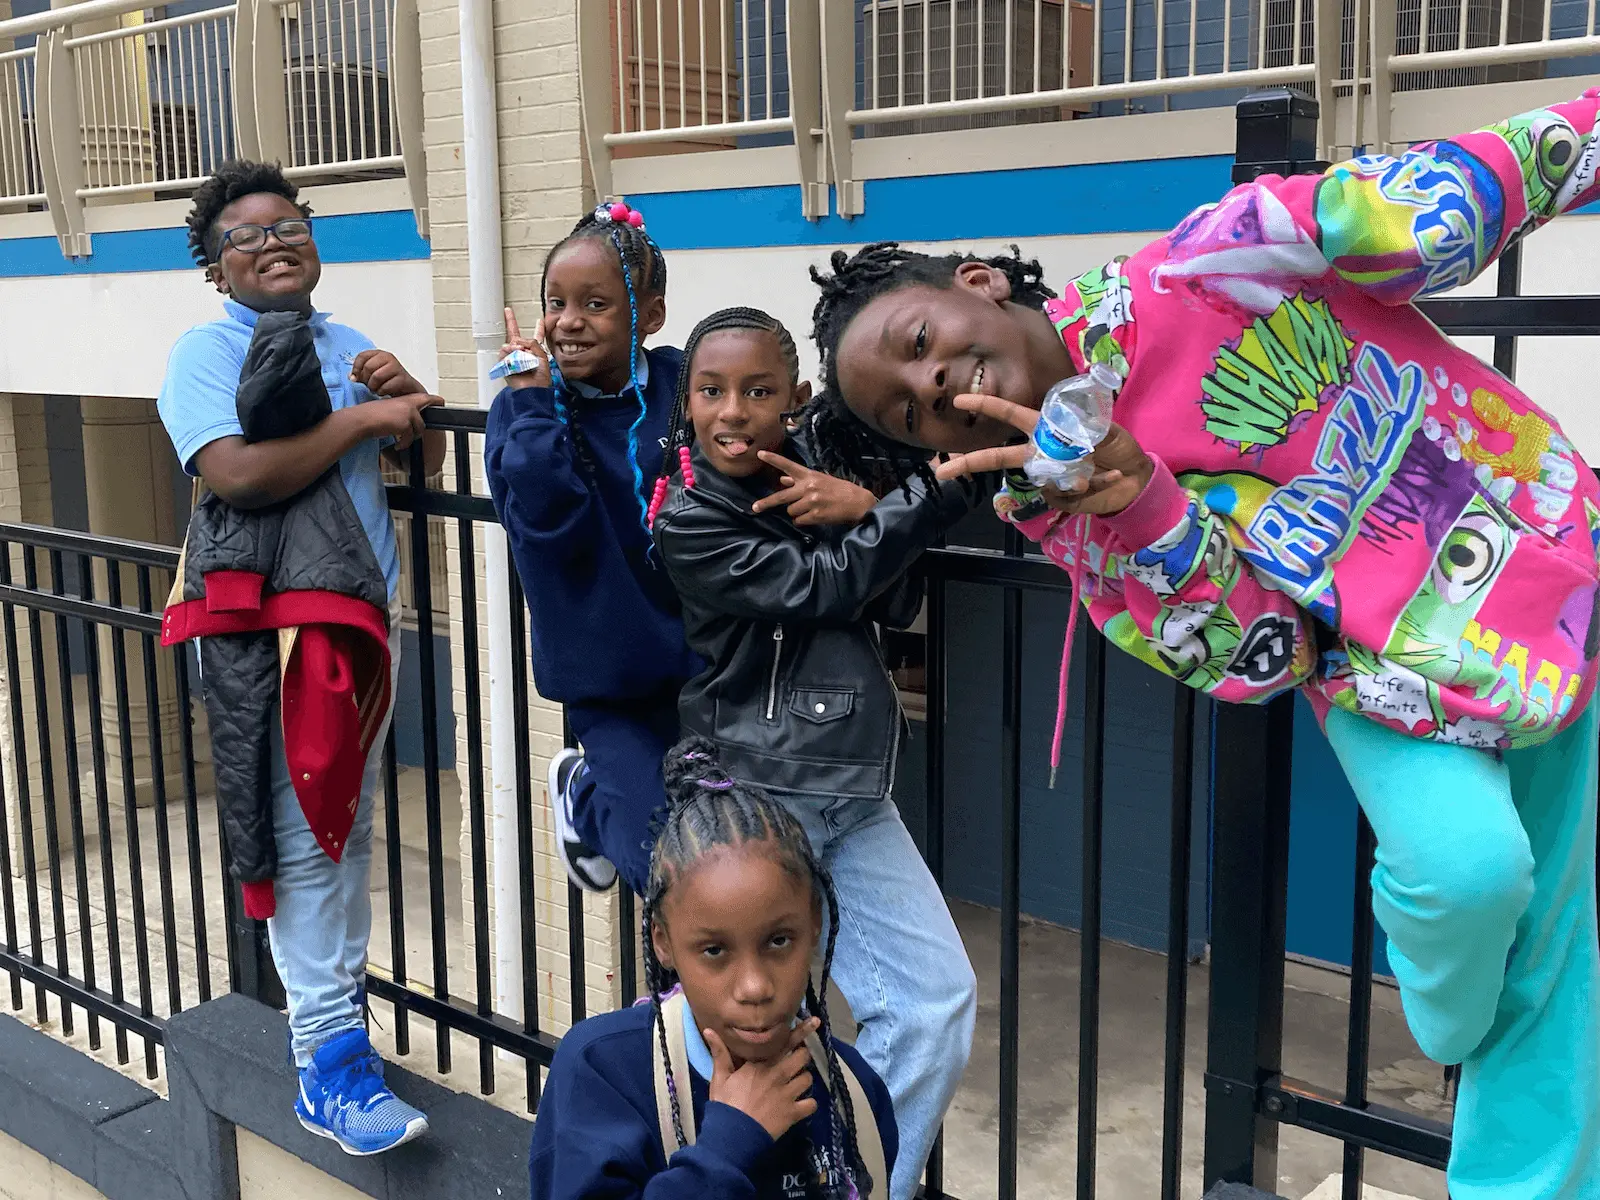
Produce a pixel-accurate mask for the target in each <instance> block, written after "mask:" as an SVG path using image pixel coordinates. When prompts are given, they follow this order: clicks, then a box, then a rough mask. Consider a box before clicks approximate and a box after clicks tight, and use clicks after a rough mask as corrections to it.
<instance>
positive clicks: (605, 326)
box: [544, 237, 667, 393]
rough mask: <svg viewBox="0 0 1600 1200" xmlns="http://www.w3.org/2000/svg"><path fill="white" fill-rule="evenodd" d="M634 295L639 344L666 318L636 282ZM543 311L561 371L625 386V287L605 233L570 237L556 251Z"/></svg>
mask: <svg viewBox="0 0 1600 1200" xmlns="http://www.w3.org/2000/svg"><path fill="white" fill-rule="evenodd" d="M635 297H636V299H637V302H638V308H639V342H640V345H641V347H642V346H643V343H644V339H645V338H647V337H649V336H650V335H651V334H653V333H656V332H658V331H659V330H660V329H661V326H662V325H663V324H664V323H665V321H666V319H667V302H666V299H665V297H662V296H659V295H655V296H652V295H649V294H648V293H647V292H645V291H644V290H643V289H641V288H639V287H638V286H637V283H636V284H635ZM544 312H545V326H544V329H545V339H546V344H547V345H548V347H549V350H550V353H551V354H552V355H553V356H554V357H555V360H556V365H557V366H558V367H560V368H561V373H562V374H563V375H564V376H566V377H567V378H568V379H571V380H575V381H577V382H580V383H587V384H589V385H590V386H591V387H597V388H599V389H600V390H601V391H603V392H608V393H616V392H620V391H621V390H622V389H623V388H625V387H626V386H627V385H628V366H629V360H630V354H629V345H630V344H629V341H628V332H629V331H628V289H627V285H626V284H625V283H624V282H623V279H622V265H621V262H620V260H619V259H618V258H617V250H616V247H615V246H613V245H612V244H611V240H610V239H609V238H605V237H580V238H573V239H572V240H571V241H570V242H568V243H567V244H566V245H564V246H562V247H561V248H560V249H559V250H557V251H556V253H555V256H554V257H553V258H551V260H550V269H549V271H548V272H547V273H546V274H545V281H544ZM641 353H642V350H641Z"/></svg>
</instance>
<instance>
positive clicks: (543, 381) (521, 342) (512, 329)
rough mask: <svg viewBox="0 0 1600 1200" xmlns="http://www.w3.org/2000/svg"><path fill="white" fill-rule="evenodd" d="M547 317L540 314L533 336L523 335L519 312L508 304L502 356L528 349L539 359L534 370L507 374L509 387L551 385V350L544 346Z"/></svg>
mask: <svg viewBox="0 0 1600 1200" xmlns="http://www.w3.org/2000/svg"><path fill="white" fill-rule="evenodd" d="M544 324H545V319H544V317H543V316H540V318H539V321H538V324H537V325H535V326H534V330H533V336H532V337H531V338H526V337H523V336H522V330H521V328H520V327H519V326H518V325H517V314H516V313H514V312H512V311H511V307H510V306H509V305H507V306H506V343H505V345H503V346H501V347H500V356H501V357H502V358H504V357H505V356H506V355H507V354H510V353H511V352H512V351H513V350H526V351H527V352H528V353H529V354H532V355H534V356H535V357H536V358H538V360H539V365H538V367H537V368H535V369H534V370H532V371H522V372H519V373H518V374H516V375H507V376H506V386H507V387H508V388H512V389H516V388H535V387H537V388H547V387H550V386H551V380H550V352H549V351H548V350H546V349H545V348H544V343H545V329H544Z"/></svg>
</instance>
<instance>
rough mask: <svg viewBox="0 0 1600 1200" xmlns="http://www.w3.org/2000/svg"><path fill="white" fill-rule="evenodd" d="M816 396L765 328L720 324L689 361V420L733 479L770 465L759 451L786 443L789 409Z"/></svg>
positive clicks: (715, 462)
mask: <svg viewBox="0 0 1600 1200" xmlns="http://www.w3.org/2000/svg"><path fill="white" fill-rule="evenodd" d="M810 398H811V385H810V384H809V383H801V384H798V385H797V384H796V383H795V382H794V379H793V376H792V375H791V374H790V371H789V367H788V365H787V364H786V363H785V362H784V355H783V350H782V348H781V347H780V346H779V345H778V337H777V335H776V334H774V333H769V332H768V331H766V330H764V329H719V330H717V331H716V332H714V333H708V334H706V335H705V336H704V337H702V338H701V339H700V342H699V344H698V345H697V346H696V347H695V350H694V359H693V361H692V362H691V363H690V375H689V395H688V406H689V422H690V424H692V425H693V426H694V436H695V441H697V442H698V443H699V444H700V450H701V452H702V453H703V454H704V455H705V456H706V459H707V461H709V462H710V463H711V465H712V466H713V467H715V468H716V469H717V470H719V471H721V472H722V473H723V474H724V475H727V476H729V477H731V478H734V479H741V478H745V477H747V476H750V475H755V474H758V473H759V472H761V471H765V470H767V469H768V468H767V467H766V465H765V464H764V463H762V461H761V460H760V459H759V458H757V457H756V455H757V454H758V453H759V452H760V451H762V450H771V451H773V452H775V453H776V452H777V451H780V450H782V449H783V443H784V439H785V438H787V437H788V429H787V427H786V426H785V424H784V414H785V413H788V412H791V411H792V410H794V409H797V408H799V407H800V406H801V405H803V404H805V402H806V401H807V400H808V399H810Z"/></svg>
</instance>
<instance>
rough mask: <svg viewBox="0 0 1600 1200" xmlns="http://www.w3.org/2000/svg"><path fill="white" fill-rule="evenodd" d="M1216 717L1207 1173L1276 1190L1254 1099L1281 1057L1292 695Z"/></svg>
mask: <svg viewBox="0 0 1600 1200" xmlns="http://www.w3.org/2000/svg"><path fill="white" fill-rule="evenodd" d="M1215 728H1216V753H1215V755H1214V756H1213V760H1212V761H1213V768H1212V780H1213V788H1214V809H1213V816H1212V827H1213V839H1212V852H1211V854H1212V858H1211V864H1212V865H1211V874H1212V884H1211V995H1210V1012H1209V1015H1208V1019H1207V1040H1206V1126H1205V1137H1206V1143H1205V1167H1204V1170H1205V1184H1206V1186H1207V1187H1210V1186H1211V1185H1212V1184H1213V1183H1218V1182H1228V1183H1247V1184H1251V1185H1253V1186H1255V1187H1259V1188H1263V1189H1265V1190H1267V1191H1275V1190H1276V1187H1277V1182H1278V1123H1277V1119H1276V1116H1275V1115H1274V1114H1270V1113H1263V1112H1260V1111H1258V1105H1257V1098H1258V1095H1259V1091H1260V1085H1261V1083H1262V1081H1263V1080H1265V1079H1267V1078H1269V1077H1271V1076H1275V1075H1277V1074H1278V1072H1279V1071H1280V1069H1281V1068H1282V1065H1283V1063H1282V1058H1283V962H1284V924H1285V920H1286V916H1287V903H1288V897H1289V765H1290V761H1291V754H1292V748H1293V739H1294V697H1293V696H1292V695H1289V696H1280V697H1279V698H1278V699H1276V700H1274V701H1272V703H1270V704H1268V705H1265V706H1257V705H1239V704H1221V705H1218V706H1217V715H1216V726H1215Z"/></svg>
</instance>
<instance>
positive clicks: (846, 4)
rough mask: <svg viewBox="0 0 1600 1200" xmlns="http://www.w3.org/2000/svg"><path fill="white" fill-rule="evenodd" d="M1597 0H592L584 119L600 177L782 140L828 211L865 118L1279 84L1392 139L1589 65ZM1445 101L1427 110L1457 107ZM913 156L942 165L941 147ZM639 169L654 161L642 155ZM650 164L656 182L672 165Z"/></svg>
mask: <svg viewBox="0 0 1600 1200" xmlns="http://www.w3.org/2000/svg"><path fill="white" fill-rule="evenodd" d="M1597 2H1600V0H787V2H784V0H777V2H774V0H604V2H601V0H596V2H595V3H593V4H589V3H587V2H585V3H583V4H581V5H580V6H579V42H580V44H579V63H580V81H581V84H582V94H583V110H584V119H585V122H586V140H587V145H588V150H589V155H590V160H591V165H592V167H593V170H594V176H595V179H596V181H597V182H599V183H600V185H601V187H602V190H609V185H610V184H611V181H612V179H613V175H614V169H613V168H614V166H615V164H617V163H618V162H620V161H621V160H624V159H635V158H638V157H640V156H644V155H650V156H660V155H665V154H675V155H682V154H685V153H692V154H694V155H695V156H696V157H695V159H694V161H693V163H692V164H689V163H682V162H680V163H677V164H675V166H676V167H677V168H679V169H678V170H677V173H676V175H675V176H674V178H676V179H680V180H682V179H684V178H686V177H687V175H688V174H689V173H691V172H696V173H698V174H699V175H700V177H701V178H717V177H726V178H729V179H732V180H735V181H736V182H738V183H747V182H749V181H750V179H751V173H752V172H753V171H755V170H756V168H755V167H753V166H752V167H750V168H748V169H747V168H743V167H739V166H736V165H735V164H734V163H733V162H731V161H729V160H728V158H727V157H726V155H721V156H718V155H716V154H715V152H717V151H729V150H735V151H741V150H742V151H752V152H754V151H757V150H758V149H759V150H760V151H761V153H763V154H765V155H766V156H767V158H765V159H764V160H763V162H765V163H768V164H770V162H771V161H772V160H771V158H770V156H771V154H772V153H773V152H774V151H773V150H772V149H771V146H772V144H773V143H774V142H778V143H781V144H783V145H784V146H786V147H791V150H790V153H792V161H793V164H794V165H793V167H792V168H791V172H790V177H791V178H792V179H793V180H794V181H795V182H798V183H800V184H801V185H802V205H803V208H804V212H805V215H806V216H808V217H821V216H825V215H827V212H828V206H829V201H828V193H829V188H830V187H832V188H833V189H835V190H836V192H837V200H836V206H837V211H838V213H839V215H842V216H853V215H856V214H858V213H860V212H861V211H862V209H863V206H864V205H863V201H864V197H863V191H862V185H861V182H860V179H859V177H858V172H857V170H856V169H855V162H856V159H857V154H858V152H860V150H861V148H862V145H863V139H867V138H875V137H885V136H893V137H908V136H909V137H912V138H915V137H916V136H917V135H924V134H939V133H948V132H951V131H957V130H973V129H980V130H981V129H986V128H991V127H995V126H1017V125H1030V126H1031V125H1034V124H1044V123H1058V122H1066V121H1083V120H1085V119H1091V118H1096V117H1106V116H1113V115H1124V114H1131V113H1152V112H1154V113H1160V112H1167V111H1175V110H1193V109H1196V108H1205V107H1216V108H1219V109H1220V108H1223V107H1226V106H1228V105H1231V104H1232V103H1233V101H1234V100H1236V99H1237V98H1238V97H1239V96H1240V95H1241V94H1243V93H1244V92H1245V91H1246V90H1250V89H1256V88H1262V87H1270V86H1277V85H1292V86H1295V87H1299V88H1301V89H1303V90H1305V91H1307V92H1309V93H1311V94H1312V95H1313V96H1314V97H1315V98H1316V99H1317V100H1318V101H1319V105H1320V109H1321V113H1322V124H1321V128H1320V130H1319V142H1320V145H1321V151H1322V153H1323V154H1324V156H1327V157H1331V156H1333V155H1334V153H1335V152H1336V151H1338V150H1339V149H1341V148H1342V149H1345V150H1348V149H1349V148H1350V147H1352V146H1364V147H1369V148H1378V147H1385V148H1386V147H1388V146H1389V145H1391V144H1392V143H1391V133H1392V120H1391V118H1392V115H1393V111H1394V97H1395V94H1396V93H1407V92H1410V93H1423V92H1431V93H1437V92H1439V91H1441V90H1442V89H1449V88H1465V87H1472V86H1476V85H1481V84H1490V83H1499V82H1508V81H1516V80H1528V79H1538V78H1541V77H1545V76H1557V75H1565V74H1571V73H1573V72H1574V70H1575V69H1576V70H1582V69H1585V68H1587V69H1588V70H1594V69H1595V67H1596V64H1600V36H1596V29H1595V23H1596V4H1597ZM1589 56H1593V57H1594V58H1595V62H1594V63H1585V62H1583V61H1581V60H1583V59H1585V58H1587V57H1589ZM1373 63H1377V64H1378V65H1379V69H1378V70H1376V71H1374V70H1373ZM1579 86H1581V85H1579V84H1578V82H1577V81H1576V80H1574V87H1573V91H1574V92H1576V91H1577V90H1578V87H1579ZM1431 104H1432V107H1431V108H1429V109H1428V114H1429V115H1428V116H1427V117H1426V120H1427V121H1432V120H1433V119H1434V116H1436V115H1437V114H1439V113H1441V112H1443V111H1445V110H1444V109H1442V108H1441V101H1440V99H1439V98H1438V97H1437V96H1435V97H1433V98H1432V100H1431ZM1413 107H1416V106H1413ZM1408 111H1409V110H1408ZM1507 111H1515V110H1514V109H1508V110H1507ZM1418 120H1419V121H1422V120H1424V118H1421V117H1419V118H1418ZM1341 122H1342V124H1341ZM1411 123H1412V124H1416V123H1417V122H1416V121H1413V122H1411ZM1142 128H1144V129H1146V130H1148V129H1149V128H1150V126H1148V125H1145V126H1143V127H1142ZM1173 128H1174V129H1178V128H1180V126H1179V125H1173ZM1181 128H1185V129H1190V128H1193V125H1192V123H1191V124H1189V125H1183V126H1181ZM1219 128H1220V126H1219ZM1224 132H1226V131H1224ZM1439 132H1447V130H1440V131H1439ZM1230 136H1231V135H1230ZM1004 144H1005V145H1007V146H1010V147H1016V146H1017V145H1019V144H1020V143H1019V141H1018V139H1017V138H1011V139H1006V140H1005V141H1004ZM1228 144H1229V145H1231V142H1229V143H1228ZM963 145H964V146H966V147H968V148H971V147H973V146H975V145H978V143H974V142H971V141H968V142H966V143H963ZM1107 145H1110V146H1111V148H1112V149H1116V148H1117V143H1116V141H1115V140H1114V139H1102V143H1101V145H1100V147H1099V149H1098V152H1099V153H1102V154H1104V153H1105V152H1106V146H1107ZM1141 149H1143V150H1144V151H1145V152H1144V153H1141ZM1122 150H1123V151H1125V153H1126V156H1127V157H1130V158H1137V157H1165V156H1168V155H1171V154H1183V153H1185V152H1187V153H1201V152H1210V151H1197V150H1193V149H1186V148H1185V147H1183V146H1182V145H1176V144H1175V145H1171V146H1163V147H1161V148H1159V149H1151V148H1149V147H1141V146H1140V145H1139V144H1137V143H1133V144H1124V145H1122ZM978 152H979V153H983V152H984V148H980V149H979V151H978ZM1224 152H1225V148H1224ZM895 153H896V154H897V155H899V157H900V158H909V157H910V156H913V155H915V154H916V153H917V151H916V150H915V149H914V148H912V147H910V146H909V145H907V146H906V147H903V148H902V149H899V150H897V151H896V152H895ZM708 154H710V155H712V157H711V158H707V157H706V156H707V155H708ZM888 157H892V156H889V155H888V154H887V152H885V153H880V154H879V155H878V156H877V161H879V162H883V161H886V159H887V158H888ZM719 159H720V162H719ZM751 161H752V162H753V161H754V160H753V159H752V160H751ZM918 162H919V164H920V163H922V162H927V164H928V166H927V169H928V170H929V171H933V170H937V169H938V167H937V160H936V156H932V155H927V156H926V157H925V158H924V159H919V160H918ZM984 165H986V166H1003V165H1007V164H1005V163H1001V162H995V163H985V164H984ZM895 167H896V169H901V170H903V169H904V168H903V164H901V163H899V162H898V161H897V162H896V163H895ZM964 167H965V169H972V168H971V166H970V165H965V164H964ZM945 169H950V168H948V167H947V168H945ZM763 170H764V174H762V177H763V178H764V179H768V178H770V177H771V172H770V171H765V169H764V168H763ZM758 173H760V172H758ZM917 173H920V171H918V172H917ZM626 174H627V175H628V177H629V178H630V179H640V178H645V177H646V176H645V175H643V174H641V172H640V170H639V169H638V164H629V169H628V170H627V172H626ZM648 178H649V179H650V180H651V181H652V183H654V184H656V185H657V186H656V187H652V188H651V189H648V190H658V189H659V187H660V186H661V185H660V183H659V181H661V180H663V179H665V178H667V173H666V172H665V170H664V169H663V170H656V171H654V173H653V174H651V175H649V176H648ZM700 186H707V185H706V184H701V185H700ZM712 186H717V185H712ZM720 186H732V184H722V185H720ZM619 190H625V189H619Z"/></svg>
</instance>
